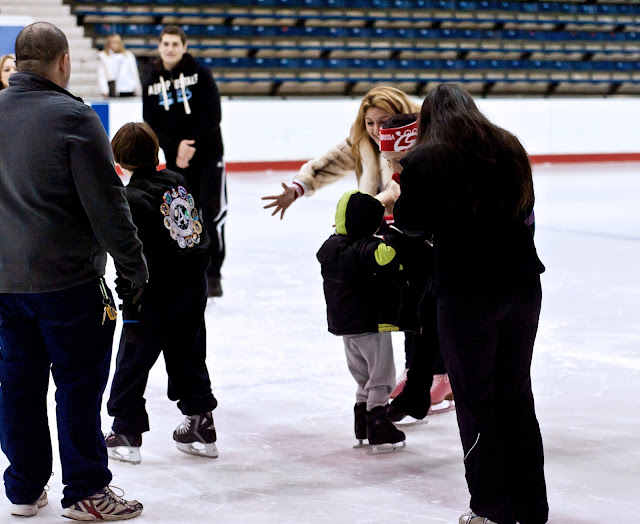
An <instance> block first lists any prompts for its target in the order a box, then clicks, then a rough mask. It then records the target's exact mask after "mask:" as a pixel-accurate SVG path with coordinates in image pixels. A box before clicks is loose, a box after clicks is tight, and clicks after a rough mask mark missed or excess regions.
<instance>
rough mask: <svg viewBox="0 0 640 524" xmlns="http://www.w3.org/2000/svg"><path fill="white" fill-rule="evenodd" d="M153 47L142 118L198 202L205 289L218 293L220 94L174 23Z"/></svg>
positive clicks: (222, 200)
mask: <svg viewBox="0 0 640 524" xmlns="http://www.w3.org/2000/svg"><path fill="white" fill-rule="evenodd" d="M158 51H159V53H160V57H159V58H157V59H156V60H155V61H154V62H153V64H152V69H151V72H150V74H149V75H147V77H146V78H145V79H144V80H143V86H142V110H143V116H144V121H145V122H147V123H148V124H149V125H150V126H151V129H153V131H154V132H155V133H156V135H157V136H158V140H159V142H160V147H161V148H162V150H163V151H164V154H165V157H166V162H167V169H170V170H172V171H177V172H179V173H180V174H182V175H183V176H184V177H185V178H186V179H187V180H188V182H189V184H191V188H192V190H193V192H194V195H195V197H196V200H197V201H198V203H199V205H200V206H201V211H202V213H201V214H202V219H203V221H204V224H205V226H206V228H207V230H208V231H209V236H210V238H211V243H210V248H209V252H210V254H211V263H210V265H209V268H208V270H207V276H208V279H209V291H208V294H209V296H212V297H219V296H222V287H221V285H220V268H221V267H222V262H223V260H224V256H225V243H224V225H225V222H226V220H227V188H226V174H225V170H224V162H223V160H222V156H223V152H224V151H223V145H222V134H221V132H220V120H221V110H220V93H219V91H218V86H217V85H216V83H215V81H214V79H213V77H212V75H211V71H209V69H207V68H205V67H203V66H201V65H199V64H198V63H197V62H196V61H195V60H194V58H193V57H192V56H191V55H190V54H189V53H187V35H186V34H185V32H184V31H183V30H182V29H181V28H180V27H178V26H167V27H165V28H164V29H163V30H162V32H161V33H160V44H159V46H158Z"/></svg>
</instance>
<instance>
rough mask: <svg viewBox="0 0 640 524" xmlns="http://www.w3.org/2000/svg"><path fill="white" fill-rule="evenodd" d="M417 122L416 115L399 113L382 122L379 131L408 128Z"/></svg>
mask: <svg viewBox="0 0 640 524" xmlns="http://www.w3.org/2000/svg"><path fill="white" fill-rule="evenodd" d="M416 120H418V113H400V114H398V115H393V116H392V117H391V118H390V119H389V120H387V121H386V122H384V123H383V124H382V125H381V126H380V128H381V129H394V128H396V127H403V126H408V125H409V124H413V123H414V122H415V121H416Z"/></svg>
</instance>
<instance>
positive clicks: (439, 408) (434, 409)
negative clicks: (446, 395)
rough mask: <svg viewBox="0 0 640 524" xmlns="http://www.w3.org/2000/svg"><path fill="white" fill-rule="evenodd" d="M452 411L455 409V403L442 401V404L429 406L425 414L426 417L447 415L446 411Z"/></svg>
mask: <svg viewBox="0 0 640 524" xmlns="http://www.w3.org/2000/svg"><path fill="white" fill-rule="evenodd" d="M454 409H456V403H455V402H454V401H453V400H443V401H442V402H440V404H436V405H435V406H431V407H430V408H429V413H427V416H430V415H439V414H440V413H447V412H448V411H453V410H454Z"/></svg>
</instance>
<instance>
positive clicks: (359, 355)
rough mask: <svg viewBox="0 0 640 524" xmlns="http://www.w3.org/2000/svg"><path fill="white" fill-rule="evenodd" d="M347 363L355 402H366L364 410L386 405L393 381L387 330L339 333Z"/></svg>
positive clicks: (391, 356) (392, 366)
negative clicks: (355, 387) (351, 376)
mask: <svg viewBox="0 0 640 524" xmlns="http://www.w3.org/2000/svg"><path fill="white" fill-rule="evenodd" d="M342 340H343V341H344V351H345V353H346V355H347V366H348V367H349V371H350V372H351V374H352V375H353V378H355V379H356V382H357V383H358V390H357V391H356V402H366V403H367V411H371V410H372V409H373V408H375V407H378V406H386V405H387V404H388V402H389V394H390V393H391V391H393V388H394V387H395V384H396V366H395V363H394V361H393V346H392V344H391V333H390V332H384V333H365V334H362V335H343V337H342Z"/></svg>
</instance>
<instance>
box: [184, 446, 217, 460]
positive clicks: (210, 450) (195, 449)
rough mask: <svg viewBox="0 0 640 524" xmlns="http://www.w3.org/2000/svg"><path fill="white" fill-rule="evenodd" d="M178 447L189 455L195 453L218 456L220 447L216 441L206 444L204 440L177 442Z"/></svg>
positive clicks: (203, 455)
mask: <svg viewBox="0 0 640 524" xmlns="http://www.w3.org/2000/svg"><path fill="white" fill-rule="evenodd" d="M176 447H177V448H178V449H179V450H180V451H182V452H183V453H186V454H187V455H195V456H196V457H205V458H212V459H215V458H218V448H217V447H216V443H215V442H210V443H207V444H204V443H203V442H189V443H183V442H176Z"/></svg>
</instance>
